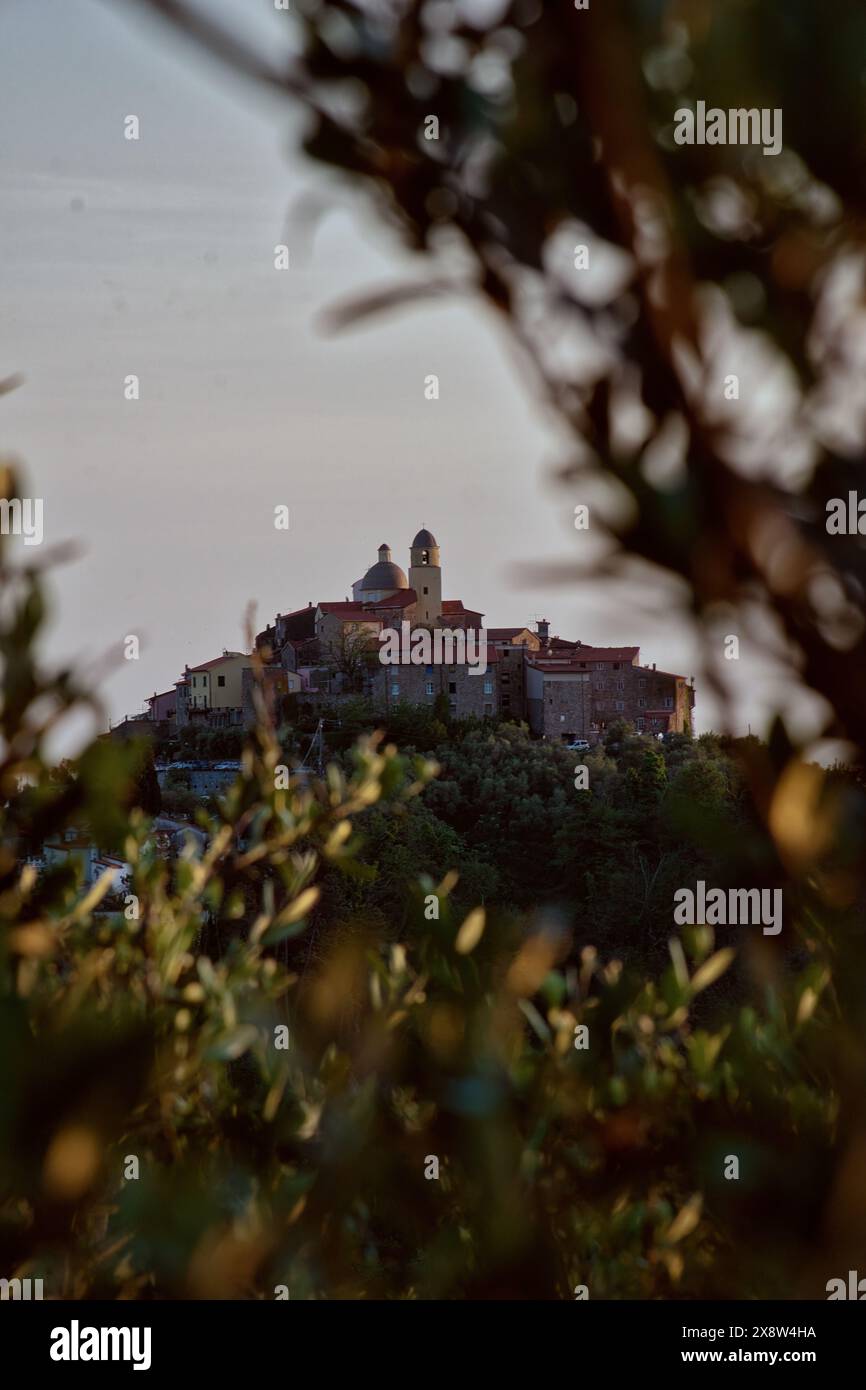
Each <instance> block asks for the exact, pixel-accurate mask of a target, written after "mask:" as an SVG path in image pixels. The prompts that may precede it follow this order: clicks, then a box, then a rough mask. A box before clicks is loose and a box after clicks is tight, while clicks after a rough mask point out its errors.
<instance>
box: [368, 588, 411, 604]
mask: <svg viewBox="0 0 866 1390" xmlns="http://www.w3.org/2000/svg"><path fill="white" fill-rule="evenodd" d="M417 597H418V595H417V594H416V593H415V590H414V589H398V590H397V592H396V594H390V595H389V597H388V598H380V599H376V600H375V601H374V602H372V603H370V604H369V605H368V607H370V608H371V609H373V608H408V606H409V604H410V603H414V602H415V601H416V599H417Z"/></svg>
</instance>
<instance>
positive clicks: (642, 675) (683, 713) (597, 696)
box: [527, 643, 695, 743]
mask: <svg viewBox="0 0 866 1390" xmlns="http://www.w3.org/2000/svg"><path fill="white" fill-rule="evenodd" d="M639 656H640V648H638V647H584V646H583V645H581V644H579V643H577V644H573V645H572V644H570V643H569V644H567V645H566V644H561V645H560V646H556V647H554V646H552V645H551V647H549V648H548V649H547V650H546V651H543V652H541V653H540V654H539V655H538V656H537V657H528V658H527V660H528V666H529V674H528V675H527V692H528V695H529V697H530V698H529V713H530V727H531V728H532V729H533V731H534V732H536V733H538V734H540V735H541V736H542V737H544V738H554V739H557V741H559V740H560V739H561V740H562V741H563V742H568V741H569V738H570V737H575V738H586V739H588V740H589V741H590V742H591V743H592V742H595V741H596V740H597V739H599V738H601V737H602V736H603V734H604V731H605V729H607V728H608V727H609V726H610V725H611V724H614V723H616V721H617V720H624V721H626V722H627V723H629V724H632V725H633V726H634V728H635V729H636V730H637V731H638V732H639V733H652V734H665V733H671V732H677V733H682V732H684V731H685V730H686V729H687V728H688V727H690V724H691V717H692V710H693V708H694V700H695V696H694V689H693V688H692V686H690V685H689V683H688V681H687V680H686V678H685V676H679V675H675V674H674V673H673V672H670V671H658V670H656V668H655V667H654V666H641V665H640V663H639V660H638V658H639ZM569 684H574V686H575V687H576V688H578V687H580V688H583V689H585V690H586V691H587V694H588V702H587V698H586V695H583V694H578V693H577V689H576V693H575V695H574V697H573V699H571V700H569V699H568V697H567V696H565V695H564V694H562V692H561V691H560V690H557V689H555V688H554V687H561V686H566V687H567V686H568V685H569ZM551 712H552V713H551ZM579 712H582V714H583V718H584V724H583V729H582V730H581V731H578V730H577V728H576V727H575V728H573V727H572V726H573V725H576V723H577V721H578V715H579ZM553 715H555V718H554V717H553ZM563 715H564V716H565V717H564V718H562V717H561V716H563ZM558 725H562V726H563V727H562V728H561V729H559V728H558V727H557V726H558Z"/></svg>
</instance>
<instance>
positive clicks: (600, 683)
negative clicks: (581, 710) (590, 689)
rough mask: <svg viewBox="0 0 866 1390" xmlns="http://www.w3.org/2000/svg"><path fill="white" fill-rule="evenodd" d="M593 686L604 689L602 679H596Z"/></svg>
mask: <svg viewBox="0 0 866 1390" xmlns="http://www.w3.org/2000/svg"><path fill="white" fill-rule="evenodd" d="M595 688H596V690H604V681H596V683H595Z"/></svg>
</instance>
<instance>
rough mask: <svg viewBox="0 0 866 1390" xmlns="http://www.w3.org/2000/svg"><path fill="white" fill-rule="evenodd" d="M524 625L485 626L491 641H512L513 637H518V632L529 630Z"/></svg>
mask: <svg viewBox="0 0 866 1390" xmlns="http://www.w3.org/2000/svg"><path fill="white" fill-rule="evenodd" d="M528 631H529V629H528V628H524V627H488V628H485V632H486V633H487V637H488V640H489V641H491V642H510V640H511V638H512V637H516V636H517V634H518V632H528Z"/></svg>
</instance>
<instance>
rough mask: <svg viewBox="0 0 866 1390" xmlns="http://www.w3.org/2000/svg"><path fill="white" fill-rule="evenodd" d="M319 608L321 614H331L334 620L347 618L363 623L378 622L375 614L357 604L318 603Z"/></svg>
mask: <svg viewBox="0 0 866 1390" xmlns="http://www.w3.org/2000/svg"><path fill="white" fill-rule="evenodd" d="M319 607H320V608H321V610H322V612H323V613H331V614H333V616H334V617H335V618H349V619H354V620H355V621H356V622H363V623H376V622H378V621H379V619H378V618H377V617H376V614H375V613H372V612H371V611H370V610H369V609H367V608H362V607H361V605H360V604H358V603H320V604H319Z"/></svg>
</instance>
